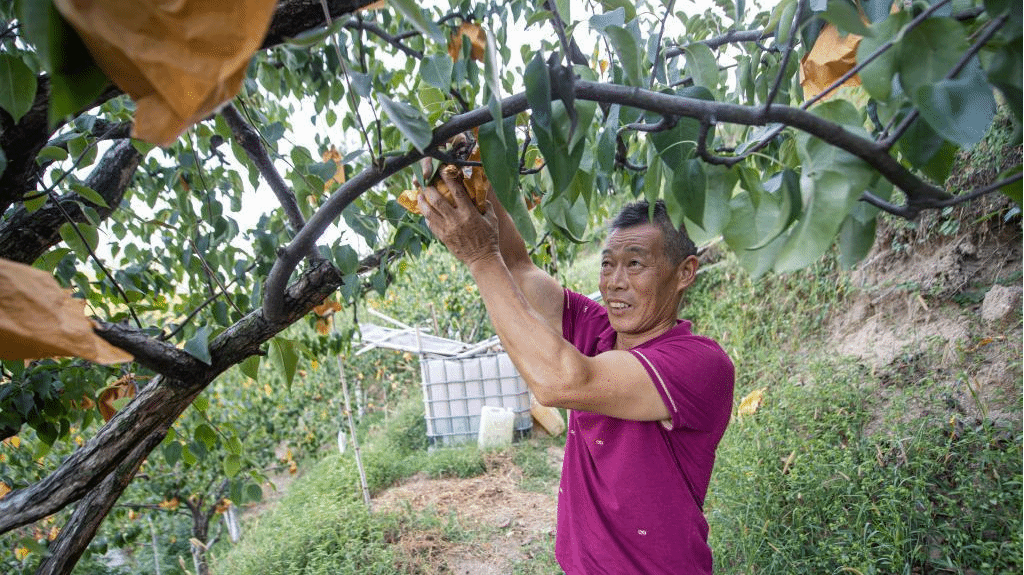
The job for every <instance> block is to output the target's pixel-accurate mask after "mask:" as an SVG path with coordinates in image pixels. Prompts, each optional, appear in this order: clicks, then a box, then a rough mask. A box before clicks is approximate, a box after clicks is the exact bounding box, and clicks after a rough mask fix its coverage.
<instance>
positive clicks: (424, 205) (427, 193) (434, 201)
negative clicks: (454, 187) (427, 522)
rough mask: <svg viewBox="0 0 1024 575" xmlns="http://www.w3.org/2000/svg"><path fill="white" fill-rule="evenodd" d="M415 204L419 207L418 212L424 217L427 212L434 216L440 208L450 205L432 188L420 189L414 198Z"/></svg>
mask: <svg viewBox="0 0 1024 575" xmlns="http://www.w3.org/2000/svg"><path fill="white" fill-rule="evenodd" d="M416 204H417V205H418V206H419V207H420V211H421V212H423V214H424V215H426V214H427V213H428V212H429V213H431V214H436V213H437V212H438V208H439V207H440V206H442V205H447V206H450V205H451V204H449V203H448V200H446V199H444V196H442V195H441V192H439V191H437V188H435V187H434V186H426V187H424V188H420V193H419V196H418V197H417V198H416Z"/></svg>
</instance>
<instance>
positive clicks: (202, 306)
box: [157, 264, 256, 341]
mask: <svg viewBox="0 0 1024 575" xmlns="http://www.w3.org/2000/svg"><path fill="white" fill-rule="evenodd" d="M255 267H256V264H249V267H247V268H246V269H245V271H246V272H249V271H252V270H253V269H254V268H255ZM236 281H237V279H233V280H231V281H229V282H228V283H227V284H225V286H224V287H222V288H221V289H222V290H223V291H221V292H220V293H215V294H213V295H211V296H210V297H208V298H206V299H205V300H204V301H203V303H201V304H199V305H198V306H196V308H195V309H193V310H192V311H190V312H189V314H188V315H187V316H185V319H184V320H182V322H181V323H180V324H179V325H178V327H176V328H174V330H172V331H171V333H168V334H166V335H163V334H161V335H160V337H158V338H157V339H158V340H160V341H167V340H169V339H171V338H173V337H174V336H176V335H178V333H180V332H181V330H182V329H184V328H185V326H187V325H188V324H189V323H190V322H191V321H192V320H193V319H195V317H196V315H198V314H199V312H201V311H203V309H205V308H206V306H208V305H210V304H211V303H213V302H215V301H217V298H219V297H221V296H222V295H227V288H229V287H231V286H232V285H233V284H234V283H235V282H236ZM226 299H227V300H228V302H229V303H231V306H232V307H234V308H235V310H236V311H238V312H239V313H241V314H242V315H245V312H243V311H242V310H240V309H238V306H237V305H236V304H235V302H233V301H231V298H226Z"/></svg>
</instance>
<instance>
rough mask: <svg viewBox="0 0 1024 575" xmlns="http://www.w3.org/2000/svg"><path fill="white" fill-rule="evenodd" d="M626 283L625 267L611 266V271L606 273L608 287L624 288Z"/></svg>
mask: <svg viewBox="0 0 1024 575" xmlns="http://www.w3.org/2000/svg"><path fill="white" fill-rule="evenodd" d="M626 285H627V283H626V269H625V268H624V267H622V266H614V267H612V270H611V272H610V273H609V274H608V287H609V288H612V289H625V288H626Z"/></svg>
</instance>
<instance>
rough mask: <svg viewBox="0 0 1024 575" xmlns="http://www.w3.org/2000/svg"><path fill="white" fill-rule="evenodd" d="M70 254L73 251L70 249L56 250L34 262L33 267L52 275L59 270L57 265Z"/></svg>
mask: <svg viewBox="0 0 1024 575" xmlns="http://www.w3.org/2000/svg"><path fill="white" fill-rule="evenodd" d="M69 253H71V250H69V249H68V248H54V249H52V250H50V251H48V252H46V253H45V254H43V255H41V256H39V259H37V260H36V261H34V262H32V267H34V268H36V269H40V270H43V271H48V272H51V273H52V272H53V271H54V270H55V269H56V268H57V264H59V263H60V262H61V260H63V259H64V256H66V255H68V254H69Z"/></svg>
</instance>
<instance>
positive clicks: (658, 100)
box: [263, 80, 950, 319]
mask: <svg viewBox="0 0 1024 575" xmlns="http://www.w3.org/2000/svg"><path fill="white" fill-rule="evenodd" d="M574 96H575V97H576V98H579V99H583V100H591V101H595V102H603V103H609V104H619V105H623V106H629V107H633V108H638V109H641V110H646V111H649V112H655V113H658V114H662V115H664V116H679V117H684V116H685V117H689V118H695V119H698V120H700V121H702V122H708V123H713V122H727V123H732V124H741V125H747V126H760V125H764V124H765V123H779V124H784V125H787V126H791V127H794V128H797V129H799V130H802V131H804V132H806V133H808V134H810V135H812V136H814V137H816V138H818V139H820V140H822V141H824V142H826V143H828V144H830V145H832V146H835V147H837V148H840V149H842V150H846V151H847V152H850V153H851V154H853V155H855V156H857V157H859V158H860V159H862V160H864V161H865V162H867V163H868V164H869V165H870V166H871V167H872V168H874V169H875V170H877V171H878V172H879V174H881V175H882V177H884V178H885V179H887V180H889V181H890V182H892V183H893V184H894V185H895V186H896V187H898V188H900V189H901V190H903V192H904V193H905V194H906V195H907V198H908V200H907V201H908V209H910V210H911V211H912V212H913V213H917V212H919V211H920V210H921V209H926V208H931V207H933V206H934V204H935V203H936V202H941V201H945V200H948V199H949V198H950V195H949V194H948V193H946V191H945V190H943V189H942V188H940V187H938V186H935V185H933V184H931V183H928V182H926V181H924V180H922V179H920V178H918V177H917V176H915V175H914V174H913V173H911V172H910V171H909V170H907V169H906V168H905V167H904V166H903V165H902V164H900V163H899V162H898V161H897V160H896V159H895V158H893V157H892V156H890V155H889V154H888V152H887V151H886V150H885V149H883V148H882V147H881V146H879V145H878V144H877V143H876V142H874V141H873V140H869V139H866V138H863V137H861V136H858V135H856V134H854V133H853V132H850V131H849V130H847V129H845V128H844V127H843V126H841V125H839V124H837V123H835V122H831V121H828V120H825V119H824V118H821V117H820V116H816V115H814V114H812V113H810V112H808V111H806V110H801V109H799V108H794V107H791V106H783V105H779V104H774V105H772V106H770V107H768V108H767V109H765V108H763V107H761V106H741V105H738V104H729V103H723V102H716V101H709V100H700V99H696V98H686V97H682V96H677V95H673V94H663V93H659V92H653V91H650V90H644V89H641V88H632V87H627V86H619V85H614V84H602V83H599V82H590V81H587V80H576V82H575V86H574ZM527 107H528V106H527V102H526V95H525V94H524V93H519V94H516V95H513V96H510V97H508V98H505V99H504V100H503V101H502V104H501V109H502V112H503V114H504V115H505V116H506V117H507V116H514V115H516V114H519V113H521V112H523V111H525V110H526V109H527ZM491 119H492V117H491V112H490V110H489V109H488V108H486V107H485V108H478V109H476V110H473V111H470V112H467V113H464V114H459V115H457V116H454V117H453V118H451V119H450V120H449V121H447V122H445V123H444V124H442V125H441V126H438V127H437V128H436V129H435V130H434V135H433V138H432V139H431V143H430V145H429V146H428V149H429V148H432V147H436V146H437V145H439V144H440V143H441V142H445V141H447V140H448V139H449V138H451V137H452V136H454V135H455V134H457V133H459V132H462V131H465V130H467V129H470V128H473V127H475V126H479V125H481V124H484V123H486V122H489V121H490V120H491ZM423 156H424V154H423V153H422V152H419V151H418V150H415V149H413V150H410V151H408V152H406V153H405V154H402V155H400V156H394V157H391V158H388V159H387V160H386V161H385V162H383V163H382V164H381V165H380V166H369V167H367V168H366V169H364V170H363V171H362V172H360V173H359V174H357V175H355V176H354V177H352V178H350V179H349V180H348V181H346V182H345V183H344V184H342V185H341V186H340V187H339V188H338V189H337V190H335V192H334V193H333V194H332V195H331V196H330V197H329V198H328V199H327V200H326V201H325V202H324V203H323V205H321V206H320V208H319V209H318V210H317V211H316V213H314V214H313V216H312V217H311V218H310V219H309V221H307V222H306V226H305V227H304V228H303V229H302V230H301V231H300V232H299V233H298V234H296V235H295V237H294V238H293V239H292V241H291V243H290V244H288V245H287V246H284V247H282V248H281V249H280V251H279V253H278V259H277V261H276V262H274V267H273V268H272V269H271V271H270V273H269V275H268V276H267V282H266V286H265V287H266V289H265V292H264V293H265V296H264V300H263V312H264V314H265V315H266V317H267V318H269V319H273V318H276V317H278V315H279V314H280V309H281V294H282V293H283V290H284V286H285V285H286V283H287V281H288V277H289V276H290V275H291V273H292V272H293V271H294V270H295V267H296V266H297V265H298V263H299V261H300V260H301V258H302V254H303V253H305V252H307V251H309V250H310V249H312V247H313V245H314V244H315V242H316V240H317V239H318V238H319V237H320V236H321V235H322V234H323V233H324V231H325V230H326V229H327V227H328V226H329V225H330V224H331V222H333V221H334V220H335V219H337V217H338V216H339V215H341V212H342V210H344V209H345V208H346V207H347V206H348V205H349V204H350V203H352V201H353V200H355V199H356V198H357V197H359V196H360V195H361V194H362V193H363V192H364V191H366V190H368V189H370V188H371V187H373V186H374V185H376V184H378V183H380V182H382V181H383V180H384V179H386V178H387V177H389V176H391V175H393V174H395V173H397V172H399V171H400V170H402V169H404V168H406V167H408V166H410V165H412V164H413V163H415V162H417V161H419V160H420V159H421V158H422V157H423Z"/></svg>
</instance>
